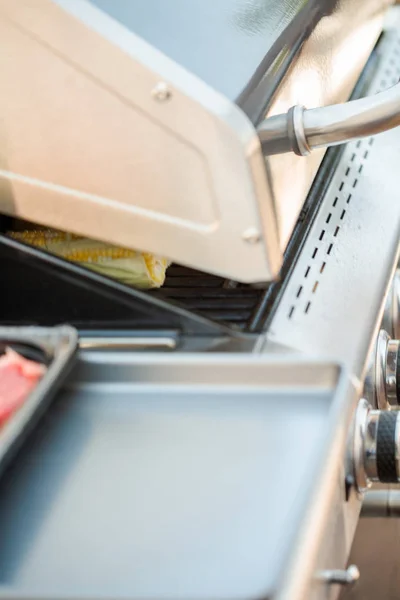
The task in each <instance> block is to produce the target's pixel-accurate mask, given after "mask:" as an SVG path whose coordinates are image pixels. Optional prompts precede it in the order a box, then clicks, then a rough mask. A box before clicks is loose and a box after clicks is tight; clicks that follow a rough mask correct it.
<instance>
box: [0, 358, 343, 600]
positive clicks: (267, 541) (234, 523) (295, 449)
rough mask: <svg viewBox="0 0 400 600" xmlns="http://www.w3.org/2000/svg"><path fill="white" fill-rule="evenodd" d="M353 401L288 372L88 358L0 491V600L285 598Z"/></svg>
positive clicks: (291, 366)
mask: <svg viewBox="0 0 400 600" xmlns="http://www.w3.org/2000/svg"><path fill="white" fill-rule="evenodd" d="M350 388H351V386H350ZM348 392H350V393H351V389H350V390H349V382H348V379H347V377H346V375H345V374H344V373H341V372H340V370H339V369H338V368H337V367H335V366H334V365H330V364H329V363H321V362H314V361H308V360H305V361H301V360H300V361H299V360H298V358H297V357H296V356H292V357H280V358H279V359H277V358H276V357H268V356H259V357H256V356H252V355H249V354H247V355H242V356H240V355H237V356H236V357H233V356H223V355H212V354H211V355H210V354H208V355H205V354H202V355H197V356H189V355H183V354H181V355H179V354H174V355H168V356H166V355H165V354H164V355H157V354H155V355H147V357H146V356H144V355H134V354H129V353H113V354H107V353H104V354H99V353H83V354H82V355H81V362H80V363H79V364H78V366H77V370H76V372H75V376H74V377H73V378H72V380H71V382H70V384H69V385H67V386H66V387H65V389H64V393H63V395H62V396H61V397H59V401H58V403H57V404H56V405H55V406H54V410H53V411H52V412H51V413H49V414H48V418H47V419H46V421H45V422H44V424H43V427H42V429H41V431H39V432H38V434H37V435H36V436H35V437H34V438H32V440H31V443H30V444H29V446H27V447H26V452H24V453H23V454H21V455H20V460H19V462H18V464H17V465H16V468H15V469H13V470H12V471H10V472H9V476H8V477H6V478H5V479H4V484H3V486H2V493H1V495H0V523H1V530H2V535H1V537H0V548H1V552H0V555H1V558H0V565H1V568H0V597H1V598H10V597H19V598H26V599H27V598H36V597H37V598H39V597H40V598H41V599H43V600H44V599H46V598H52V599H53V600H56V599H57V598H63V599H66V598H70V599H72V598H76V599H78V598H84V597H91V598H106V597H108V598H132V599H133V598H141V599H143V598H152V599H153V600H154V599H157V598H170V599H171V598H174V599H178V598H182V599H183V598H184V599H186V600H189V599H191V598H193V599H196V598H212V599H215V598H232V599H233V598H260V599H261V598H263V599H266V598H272V597H273V598H276V597H279V594H278V596H276V591H277V590H278V589H279V588H280V581H281V580H282V579H284V578H285V577H287V576H289V574H290V573H291V570H292V565H291V554H292V550H293V548H295V547H297V545H298V544H299V543H300V541H301V543H302V545H303V548H304V547H305V546H308V547H310V549H312V546H314V545H315V544H316V542H317V545H318V546H319V544H320V526H321V523H322V522H323V523H324V522H325V519H321V516H325V509H327V508H328V507H329V503H330V499H331V493H334V491H335V486H334V485H333V482H332V471H328V470H327V468H326V467H327V465H328V467H329V466H333V467H334V468H335V470H337V468H338V466H339V463H340V454H338V452H337V450H338V448H342V447H343V442H344V439H343V437H344V436H343V433H344V432H343V430H341V429H340V428H338V427H337V423H338V420H343V409H345V412H346V405H347V404H348V397H347V393H348ZM294 407H295V408H294ZM294 455H296V457H297V458H296V462H295V468H293V467H294V463H293V457H294ZM289 473H290V476H289V477H287V475H288V474H289ZM327 479H329V481H330V484H329V485H328V486H326V483H327ZM38 483H39V484H38ZM306 524H307V528H305V525H306ZM299 526H300V528H301V529H302V531H301V534H299ZM303 529H304V531H303ZM28 547H29V550H27V548H28ZM314 558H315V557H314ZM322 563H323V567H325V568H328V567H329V564H326V563H324V561H322ZM72 574H73V576H71V575H72ZM312 574H313V561H312V560H310V557H309V556H308V564H307V566H306V569H304V570H302V575H303V578H305V580H306V581H307V582H308V580H309V579H310V577H312ZM303 585H304V583H303V584H302V585H299V581H297V583H296V586H295V587H296V594H295V595H291V596H290V598H291V600H297V599H300V598H304V597H309V596H304V595H303V593H302V590H303Z"/></svg>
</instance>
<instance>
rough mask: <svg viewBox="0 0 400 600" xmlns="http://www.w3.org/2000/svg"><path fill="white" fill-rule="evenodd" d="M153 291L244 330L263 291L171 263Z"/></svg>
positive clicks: (254, 312) (251, 319)
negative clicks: (163, 278) (163, 280)
mask: <svg viewBox="0 0 400 600" xmlns="http://www.w3.org/2000/svg"><path fill="white" fill-rule="evenodd" d="M152 293H153V294H156V295H157V296H159V297H160V298H163V299H164V300H168V301H172V302H176V303H178V304H180V305H181V306H183V307H184V308H186V309H188V310H191V311H195V312H197V313H199V314H201V315H203V316H204V317H207V318H209V319H211V320H213V321H218V322H220V323H225V324H230V325H233V326H235V328H238V329H241V330H245V329H248V328H249V327H250V324H251V323H253V319H254V315H255V314H256V311H257V308H258V305H259V302H260V300H261V298H262V297H263V295H264V293H265V292H264V290H261V289H256V288H254V287H251V286H248V285H244V284H237V283H233V282H230V281H228V280H226V279H223V278H221V277H217V276H215V275H210V274H208V273H202V272H200V271H195V270H193V269H189V268H187V267H182V266H179V265H171V267H170V268H169V269H168V271H167V278H166V281H165V284H164V286H163V287H162V288H161V289H159V290H156V291H154V292H152Z"/></svg>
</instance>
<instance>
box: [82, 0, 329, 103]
mask: <svg viewBox="0 0 400 600" xmlns="http://www.w3.org/2000/svg"><path fill="white" fill-rule="evenodd" d="M91 3H92V4H94V5H96V6H97V7H98V8H100V9H101V10H103V11H104V12H105V13H107V14H108V15H110V16H111V17H112V18H114V19H116V20H117V21H118V22H120V23H121V24H122V25H124V26H125V27H126V28H128V29H129V30H130V31H132V32H133V33H135V34H136V35H138V36H140V37H141V38H143V39H144V40H146V42H148V43H150V44H151V45H152V46H154V47H155V48H158V49H159V50H161V51H162V52H163V53H164V54H166V55H167V56H169V57H170V58H172V59H173V60H174V61H175V62H176V63H178V64H181V65H182V66H183V67H185V69H187V70H188V71H190V72H191V73H193V74H195V75H197V76H198V77H200V78H201V79H202V80H203V81H205V82H206V83H207V84H209V85H210V86H211V87H213V88H214V89H215V90H217V91H219V92H221V93H222V94H224V95H225V96H226V97H227V98H229V99H230V100H232V101H235V100H236V98H237V97H238V96H239V95H240V94H241V93H242V92H243V90H244V88H245V87H247V85H248V84H249V81H250V80H251V78H252V77H253V75H254V74H255V72H256V70H257V69H258V67H259V66H260V64H261V63H262V61H263V59H264V57H265V55H266V54H267V52H268V50H269V49H270V47H271V46H272V45H273V44H274V42H276V40H277V39H278V37H279V35H280V34H281V33H282V32H283V30H284V29H285V27H287V25H288V24H289V23H290V22H291V21H292V19H293V17H294V16H295V15H296V14H297V13H298V12H299V11H300V9H301V8H302V7H303V6H304V2H302V1H301V0H283V1H280V2H277V1H276V0H266V1H265V0H262V1H260V0H250V1H248V0H218V1H217V2H211V1H210V0H206V1H205V2H204V0H190V2H188V1H187V0H150V1H149V0H146V1H145V2H144V1H143V0H130V1H129V2H126V1H125V0H91ZM329 3H331V2H330V1H329V0H328V1H327V0H324V1H323V2H322V3H321V5H322V7H323V5H324V4H325V5H327V4H329ZM310 4H311V5H313V4H314V3H313V2H311V3H310V2H307V5H310ZM268 66H270V65H268Z"/></svg>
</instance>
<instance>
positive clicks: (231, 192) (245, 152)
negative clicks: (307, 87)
mask: <svg viewBox="0 0 400 600" xmlns="http://www.w3.org/2000/svg"><path fill="white" fill-rule="evenodd" d="M60 5H61V6H60ZM0 32H1V36H2V40H3V42H2V43H3V47H4V48H7V51H5V52H4V53H2V55H1V57H0V77H1V79H2V81H3V82H4V86H3V94H2V96H1V98H0V112H1V114H2V120H1V127H0V138H1V140H2V148H3V150H2V157H1V160H0V186H1V196H0V198H1V199H0V211H1V212H4V213H6V214H14V215H17V216H19V217H21V218H24V219H27V220H31V221H34V222H38V223H41V224H45V225H50V226H53V227H58V228H61V229H66V230H70V231H72V232H76V233H80V234H83V235H87V236H89V237H94V238H101V239H104V240H107V241H109V242H111V243H115V244H118V245H123V246H127V247H134V248H137V249H141V250H146V251H149V252H154V253H155V254H161V255H164V256H167V257H168V258H170V259H171V260H174V261H177V262H180V263H182V264H185V265H188V266H193V267H195V268H198V269H200V270H206V271H209V272H211V273H217V274H220V275H222V276H225V277H229V278H232V279H237V280H243V281H249V282H250V281H264V280H268V279H270V278H271V277H274V276H275V275H276V274H277V272H278V270H279V267H280V263H281V253H280V250H279V245H278V239H277V228H276V219H275V214H274V209H273V203H272V199H271V196H270V193H269V188H268V184H267V179H266V175H265V167H264V160H263V157H262V154H261V152H260V145H259V141H258V138H257V135H256V133H255V130H254V128H253V126H252V125H251V123H250V121H249V120H248V119H247V117H246V116H245V115H244V114H243V113H242V112H241V111H240V110H239V109H238V108H237V107H236V105H234V104H233V103H231V102H230V101H229V100H227V99H226V98H224V97H223V96H222V95H220V94H219V93H217V92H216V91H214V90H213V89H212V88H211V87H209V86H208V85H207V84H205V83H204V82H202V81H201V80H200V79H199V78H197V77H195V76H194V75H193V74H191V73H189V72H188V71H186V70H185V69H184V68H183V67H181V66H180V65H177V64H175V63H174V62H173V61H172V60H171V59H169V58H167V57H166V56H164V55H163V54H162V53H160V52H159V51H158V50H157V49H155V48H153V47H151V46H149V45H148V44H147V43H146V42H144V41H143V40H141V39H140V38H138V37H137V36H135V35H134V34H133V33H130V32H129V31H128V30H126V29H125V28H124V27H123V26H122V25H119V24H118V23H116V22H115V21H113V20H112V19H111V18H109V17H108V16H107V15H106V14H105V13H103V12H101V11H100V10H98V9H96V8H95V7H94V6H93V5H91V4H89V3H87V2H85V1H84V0H68V1H66V2H61V0H60V2H58V3H55V2H52V1H51V0H38V2H35V3H33V4H32V3H31V2H29V0H21V2H18V3H9V2H8V1H7V0H4V1H3V0H2V1H1V2H0ZM160 82H164V83H165V82H167V83H168V86H169V87H170V88H171V94H170V97H169V98H168V99H167V100H166V101H160V100H159V98H158V97H157V94H155V95H154V93H153V92H154V90H157V89H158V88H157V86H158V85H159V84H160ZM249 231H252V232H255V233H256V234H257V235H253V236H251V238H249V236H248V232H249ZM254 240H255V241H254ZM222 246H223V247H224V248H225V249H226V252H219V248H221V247H222Z"/></svg>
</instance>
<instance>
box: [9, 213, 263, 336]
mask: <svg viewBox="0 0 400 600" xmlns="http://www.w3.org/2000/svg"><path fill="white" fill-rule="evenodd" d="M14 226H15V225H14ZM12 228H13V220H12V219H9V218H8V217H1V219H0V230H1V233H5V232H6V231H7V230H10V229H12ZM0 258H1V261H2V279H3V286H5V288H7V289H8V299H5V298H3V300H2V301H1V304H0V314H1V320H2V322H3V323H8V324H17V323H19V322H20V321H22V322H24V323H35V324H45V325H50V324H55V323H60V322H66V321H67V322H69V323H71V324H73V325H75V326H78V327H80V328H82V327H83V328H92V327H110V326H113V325H114V326H118V327H129V326H130V325H132V322H131V311H130V310H129V309H128V308H125V309H123V308H122V307H121V308H120V307H118V310H116V307H115V304H112V303H110V302H105V301H104V299H101V298H96V297H95V296H93V293H90V282H89V281H88V283H87V290H86V293H85V291H82V289H80V291H79V292H77V290H76V289H75V288H73V286H72V285H70V284H71V283H72V279H71V278H73V274H72V273H69V266H70V263H67V262H65V263H64V265H65V276H62V277H61V278H60V279H57V280H54V282H53V283H52V279H51V277H49V276H48V275H46V276H45V275H43V274H39V273H38V272H37V271H36V270H35V269H33V270H32V265H31V261H30V260H29V259H28V257H26V256H24V254H23V252H18V253H15V254H14V255H13V256H12V257H10V256H9V255H8V253H5V252H4V248H2V247H1V245H0ZM66 279H68V280H69V283H68V282H67V280H66ZM5 288H4V289H5ZM145 294H146V295H147V296H153V297H155V298H157V299H158V300H160V301H163V302H164V303H165V306H166V307H167V308H168V306H170V305H171V303H173V304H175V305H179V306H181V307H182V308H183V309H186V310H187V311H190V312H192V313H196V314H198V315H201V316H203V317H205V318H207V319H209V320H211V321H214V322H217V323H220V324H224V325H227V326H229V327H232V328H234V329H236V330H240V331H256V330H257V329H258V327H259V324H260V319H259V307H260V303H262V300H263V298H264V295H265V290H263V289H257V288H255V287H252V286H248V285H244V284H237V283H235V282H230V281H227V280H225V279H223V278H221V277H217V276H214V275H209V274H207V273H201V272H199V271H195V270H193V269H189V268H187V267H182V266H179V265H171V267H170V268H169V269H168V271H167V278H166V281H165V284H164V286H163V287H162V288H161V289H157V290H151V291H148V292H145ZM27 298H29V302H28V303H27ZM138 324H139V325H140V318H139V322H138V321H137V319H135V326H136V327H137V326H138ZM143 326H147V323H144V322H143Z"/></svg>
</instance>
